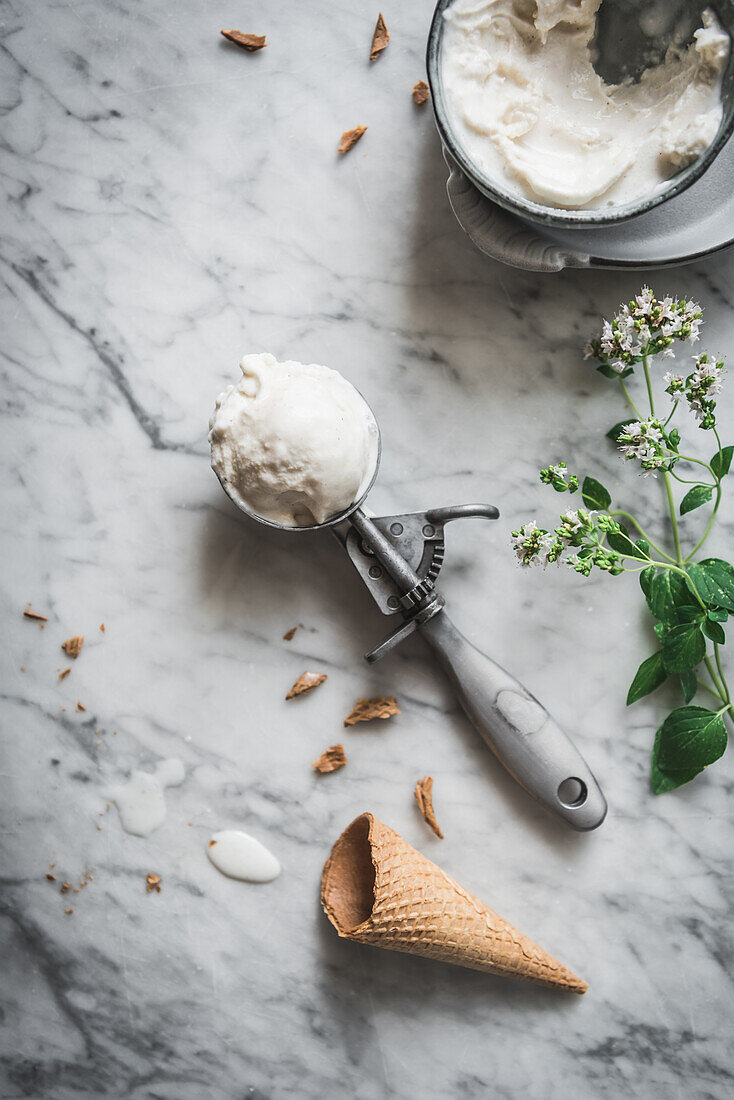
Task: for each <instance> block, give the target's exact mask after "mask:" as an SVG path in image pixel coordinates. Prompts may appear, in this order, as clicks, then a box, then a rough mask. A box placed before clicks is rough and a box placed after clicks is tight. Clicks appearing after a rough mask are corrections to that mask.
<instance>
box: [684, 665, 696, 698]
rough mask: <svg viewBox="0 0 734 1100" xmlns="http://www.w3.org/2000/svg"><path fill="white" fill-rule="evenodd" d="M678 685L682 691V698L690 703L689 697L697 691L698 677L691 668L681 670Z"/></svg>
mask: <svg viewBox="0 0 734 1100" xmlns="http://www.w3.org/2000/svg"><path fill="white" fill-rule="evenodd" d="M680 686H681V689H682V691H683V698H684V699H685V701H686V702H687V703H690V701H691V699H692V698H693V696H694V695H695V694H696V692H697V691H698V677H697V676H696V673H695V672H694V671H693V669H692V668H689V669H686V671H685V672H681V674H680Z"/></svg>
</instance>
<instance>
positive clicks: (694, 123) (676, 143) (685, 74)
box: [442, 0, 731, 210]
mask: <svg viewBox="0 0 734 1100" xmlns="http://www.w3.org/2000/svg"><path fill="white" fill-rule="evenodd" d="M601 3H602V0H537V3H536V2H534V0H455V3H453V4H452V5H451V6H450V7H449V8H448V9H447V11H446V12H445V20H446V25H445V28H444V36H443V45H442V78H443V88H444V96H445V101H446V110H447V114H448V117H449V122H450V124H451V127H452V129H453V130H454V133H455V135H456V137H457V139H458V141H459V144H460V145H461V147H462V148H463V150H464V152H465V154H466V155H467V157H468V158H469V160H471V161H473V163H474V164H475V165H476V166H477V168H479V169H480V171H481V173H482V174H483V175H485V176H486V177H487V178H488V180H490V181H491V182H492V183H493V184H494V185H495V186H496V187H497V189H498V190H499V191H504V192H505V193H507V194H509V195H511V196H517V197H521V198H524V199H526V200H528V199H529V200H531V201H534V202H537V203H540V204H541V205H545V206H549V207H557V208H563V209H568V210H575V209H594V208H597V207H603V206H620V205H626V204H627V203H631V202H634V201H635V200H640V199H643V198H646V197H650V196H652V195H654V194H655V193H656V192H660V191H661V190H663V189H664V188H665V186H666V183H667V181H669V180H670V178H671V177H672V176H675V175H676V173H678V172H680V171H681V169H683V168H685V167H686V166H687V165H689V164H691V163H692V162H693V161H695V160H696V159H697V158H698V157H700V156H701V154H702V153H704V152H705V150H706V149H707V148H708V147H709V145H710V144H711V143H712V142H713V140H714V139H715V137H716V135H717V132H718V129H719V126H720V124H721V119H722V113H723V108H722V103H721V82H722V77H723V73H724V70H725V68H726V64H727V61H728V58H729V50H730V46H731V43H730V40H729V36H728V35H727V34H726V33H725V32H724V31H723V30H722V28H721V25H720V24H719V22H718V20H717V18H716V15H715V14H714V13H713V12H712V11H710V10H708V9H707V10H706V11H705V12H704V13H703V25H702V26H701V27H700V28H699V29H698V30H697V31H696V32H695V34H694V37H693V41H692V42H691V43H690V44H689V45H688V46H685V47H683V48H680V49H676V48H674V47H671V48H669V49H668V51H667V54H666V56H665V58H664V59H663V61H662V62H661V63H660V64H657V65H654V66H652V67H650V68H648V69H646V70H645V71H644V72H643V73H642V76H641V77H640V79H639V80H637V81H632V80H628V81H624V82H623V83H622V84H616V85H615V84H607V83H605V81H604V80H603V79H602V77H601V76H599V74H598V73H597V72H596V71H595V69H594V66H593V56H592V40H593V37H594V32H595V27H596V13H597V11H598V9H599V8H600V6H601ZM642 30H643V31H644V28H642Z"/></svg>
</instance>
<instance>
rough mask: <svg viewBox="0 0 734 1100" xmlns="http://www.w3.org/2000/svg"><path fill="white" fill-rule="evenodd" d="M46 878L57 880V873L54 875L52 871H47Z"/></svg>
mask: <svg viewBox="0 0 734 1100" xmlns="http://www.w3.org/2000/svg"><path fill="white" fill-rule="evenodd" d="M46 878H47V879H48V881H49V882H56V875H52V874H51V872H50V871H46Z"/></svg>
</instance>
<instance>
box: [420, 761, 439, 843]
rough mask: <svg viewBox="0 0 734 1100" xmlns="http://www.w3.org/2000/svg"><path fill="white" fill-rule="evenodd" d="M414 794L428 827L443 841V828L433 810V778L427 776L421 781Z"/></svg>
mask: <svg viewBox="0 0 734 1100" xmlns="http://www.w3.org/2000/svg"><path fill="white" fill-rule="evenodd" d="M414 794H415V800H416V802H417V803H418V809H419V810H420V812H421V813H422V814H423V820H424V821H425V823H426V825H428V826H429V828H431V829H433V831H434V833H435V834H436V836H437V837H440V838H441V840H443V833H442V832H441V826H440V825H439V823H438V821H437V820H436V814H435V813H434V810H433V776H432V775H425V776H424V777H423V779H419V780H418V782H417V783H416V785H415V791H414Z"/></svg>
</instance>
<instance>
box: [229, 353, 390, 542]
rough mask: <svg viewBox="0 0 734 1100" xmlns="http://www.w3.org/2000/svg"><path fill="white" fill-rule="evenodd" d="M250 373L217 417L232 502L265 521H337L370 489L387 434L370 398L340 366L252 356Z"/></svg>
mask: <svg viewBox="0 0 734 1100" xmlns="http://www.w3.org/2000/svg"><path fill="white" fill-rule="evenodd" d="M240 368H241V370H242V378H241V380H240V381H239V382H238V383H236V384H235V385H233V386H229V387H228V388H227V389H226V390H225V391H224V393H222V394H220V396H219V398H218V400H217V404H216V408H215V409H214V413H213V414H212V418H211V421H210V425H209V427H210V431H209V442H210V444H211V450H212V467H213V468H214V471H215V473H216V474H217V476H218V478H219V480H220V481H221V482H222V485H223V486H224V488H225V489H226V491H227V492H228V493H229V495H230V496H231V497H232V499H233V500H234V501H235V503H237V504H238V505H240V506H241V507H243V508H244V509H245V510H246V511H247V512H249V513H250V514H252V515H254V517H255V518H256V519H259V520H261V521H263V522H266V523H271V524H274V525H276V526H284V527H312V526H314V525H315V524H322V523H333V522H336V521H337V520H338V518H339V517H340V516H341V515H342V514H343V513H344V512H345V511H346V510H347V509H350V508H352V507H354V506H355V505H356V504H358V503H359V502H360V501H361V500H362V499H363V497H364V496H365V495H366V493H367V491H368V489H369V487H370V485H371V483H372V481H373V480H374V477H375V474H376V472H377V462H378V456H379V432H378V429H377V423H376V421H375V418H374V416H373V414H372V411H371V410H370V407H369V405H368V404H367V402H366V401H365V400H364V398H363V397H362V395H361V394H360V393H359V392H358V391H357V390H356V389H355V388H354V386H352V385H351V383H350V382H348V381H347V380H346V378H344V377H343V376H342V375H341V374H339V372H338V371H335V370H330V369H329V368H328V367H324V366H320V365H319V364H317V363H309V364H304V363H297V362H294V361H287V362H283V363H279V362H278V361H277V359H276V358H275V356H273V355H269V354H267V353H263V354H259V355H245V356H244V358H243V359H242V361H241V363H240Z"/></svg>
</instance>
